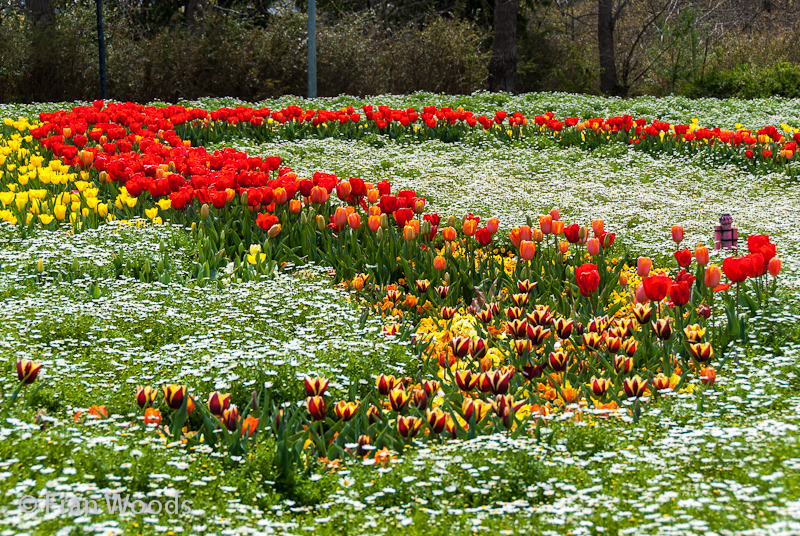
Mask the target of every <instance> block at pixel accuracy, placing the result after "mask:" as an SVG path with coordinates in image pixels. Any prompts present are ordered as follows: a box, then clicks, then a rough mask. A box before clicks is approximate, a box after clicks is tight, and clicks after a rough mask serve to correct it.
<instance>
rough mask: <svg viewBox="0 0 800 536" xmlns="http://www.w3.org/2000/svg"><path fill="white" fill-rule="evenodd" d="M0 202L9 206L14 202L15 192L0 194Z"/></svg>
mask: <svg viewBox="0 0 800 536" xmlns="http://www.w3.org/2000/svg"><path fill="white" fill-rule="evenodd" d="M0 202H2V203H3V205H4V206H8V205H10V204H11V203H13V202H14V192H0Z"/></svg>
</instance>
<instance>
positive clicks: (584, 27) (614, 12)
mask: <svg viewBox="0 0 800 536" xmlns="http://www.w3.org/2000/svg"><path fill="white" fill-rule="evenodd" d="M83 1H90V0H83ZM104 4H105V9H106V10H107V11H108V12H109V13H111V14H113V16H114V17H117V18H118V19H124V20H125V21H126V24H127V25H128V27H130V28H131V32H130V33H131V35H132V36H133V38H134V39H142V40H145V39H149V38H151V37H153V36H154V35H156V34H158V33H159V32H163V31H164V30H165V29H169V28H174V27H179V26H182V27H184V28H186V30H187V31H188V33H189V35H195V36H196V35H202V34H203V33H204V32H205V28H206V21H207V19H208V18H209V17H211V16H233V17H240V18H241V19H244V20H247V21H249V23H250V24H252V25H254V27H266V26H268V25H269V24H270V21H271V20H273V19H274V17H275V16H276V14H278V13H286V12H287V11H292V12H295V13H303V12H305V11H306V0H106V1H105V2H104ZM74 5H75V4H74V2H69V1H67V0H0V22H2V21H3V20H4V19H5V18H7V17H8V16H9V15H11V14H13V13H16V14H24V15H25V17H26V18H27V20H29V21H30V24H31V25H32V27H33V29H34V33H33V34H32V35H34V36H35V38H36V39H47V28H48V27H49V26H50V25H52V24H54V23H55V21H56V17H57V16H58V15H57V14H58V13H61V12H65V11H68V10H70V9H74V7H73V6H74ZM798 7H800V0H394V1H391V2H390V1H389V0H318V1H317V11H318V17H319V18H320V20H322V21H323V23H329V24H335V23H339V24H341V23H342V22H346V21H347V20H348V19H352V18H354V17H357V16H360V15H362V14H364V13H371V14H372V16H373V17H374V19H375V20H376V21H377V24H379V26H380V31H381V32H383V33H384V34H385V35H387V36H393V35H399V34H400V33H401V32H402V31H404V29H407V28H408V27H418V28H421V27H423V26H425V25H426V24H429V23H430V21H431V20H432V19H434V18H439V19H446V20H465V21H469V22H470V23H471V24H474V25H475V26H476V27H477V28H478V29H479V31H480V32H482V35H484V36H485V37H484V41H483V42H484V45H483V46H484V50H485V52H486V58H487V63H486V64H485V68H486V72H487V79H486V87H487V88H488V89H490V90H493V91H507V92H514V91H516V90H519V89H520V84H519V81H520V77H522V79H523V84H522V88H523V89H528V88H530V87H532V86H533V87H536V83H535V82H536V78H537V76H538V77H539V79H541V78H543V75H542V74H541V71H542V69H540V68H539V67H540V66H541V65H543V64H546V63H547V62H550V63H551V65H550V66H549V67H548V69H549V71H548V73H547V75H548V76H550V77H551V78H554V79H558V76H559V69H561V71H562V73H561V76H562V78H563V79H564V80H566V81H567V82H569V79H570V78H585V79H589V78H592V79H593V80H595V81H596V82H594V83H593V84H596V85H595V86H594V87H595V88H596V90H597V89H599V91H600V92H602V93H604V94H610V95H620V96H625V95H628V94H629V93H630V92H631V90H632V88H634V87H637V85H640V84H641V83H642V82H643V81H645V80H648V79H650V78H652V77H653V76H654V74H653V73H654V72H655V71H657V72H658V76H661V77H664V76H667V78H669V77H670V76H671V77H672V82H671V83H672V84H673V85H675V84H677V83H678V82H679V81H680V80H681V79H682V78H685V76H686V68H685V67H684V65H686V64H687V63H688V64H691V66H692V67H691V69H690V70H693V71H692V72H696V71H697V70H698V69H700V70H701V71H704V69H705V65H706V62H707V61H710V60H709V58H711V57H712V56H714V54H718V49H719V44H720V43H721V42H722V41H723V40H724V38H725V36H726V35H728V34H729V33H730V32H739V33H738V34H737V35H742V34H745V35H746V34H753V35H761V34H767V33H769V32H774V31H776V28H786V27H789V26H792V25H795V24H797V22H796V21H797V16H796V14H797V8H798ZM520 47H522V48H520ZM557 53H560V54H562V55H563V54H571V56H569V58H571V60H570V61H572V68H573V71H570V72H568V70H567V67H566V65H564V60H563V59H562V57H561V56H558V54H557ZM575 58H577V59H575ZM587 58H593V59H591V61H590V60H589V59H587ZM559 62H561V64H559ZM673 66H674V68H673ZM698 66H699V67H698ZM0 67H1V66H0ZM562 67H563V68H562ZM670 68H672V69H673V71H674V72H672V74H668V75H665V74H664V72H665V70H669V69H670ZM581 69H582V70H581ZM532 80H533V81H532Z"/></svg>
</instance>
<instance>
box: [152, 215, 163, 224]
mask: <svg viewBox="0 0 800 536" xmlns="http://www.w3.org/2000/svg"><path fill="white" fill-rule="evenodd" d="M153 223H155V224H156V225H161V224H162V223H164V220H162V219H161V216H158V217H156V218H153Z"/></svg>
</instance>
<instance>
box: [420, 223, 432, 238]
mask: <svg viewBox="0 0 800 536" xmlns="http://www.w3.org/2000/svg"><path fill="white" fill-rule="evenodd" d="M431 230H432V228H431V222H429V221H428V220H425V221H423V222H422V228H421V231H420V232H421V233H422V236H423V237H424V238H426V239H427V238H428V237H429V236H430V235H431Z"/></svg>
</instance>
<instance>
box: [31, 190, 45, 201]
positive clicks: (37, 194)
mask: <svg viewBox="0 0 800 536" xmlns="http://www.w3.org/2000/svg"><path fill="white" fill-rule="evenodd" d="M28 194H30V196H31V197H33V198H34V199H44V198H45V197H47V190H45V189H44V188H39V189H36V190H28Z"/></svg>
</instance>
